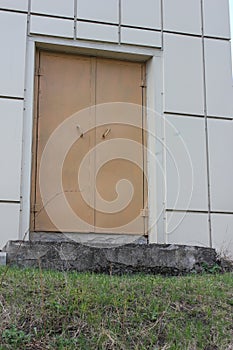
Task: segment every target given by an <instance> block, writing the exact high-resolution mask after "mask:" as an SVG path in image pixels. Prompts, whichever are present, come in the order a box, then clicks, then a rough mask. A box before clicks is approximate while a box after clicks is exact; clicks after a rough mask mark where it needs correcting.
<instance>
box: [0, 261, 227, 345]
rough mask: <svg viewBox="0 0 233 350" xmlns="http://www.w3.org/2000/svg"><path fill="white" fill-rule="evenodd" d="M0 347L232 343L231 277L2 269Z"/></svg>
mask: <svg viewBox="0 0 233 350" xmlns="http://www.w3.org/2000/svg"><path fill="white" fill-rule="evenodd" d="M1 279H2V283H1V285H0V349H1V350H3V349H4V350H5V349H30V350H33V349H41V350H45V349H83V350H89V349H94V350H96V349H106V350H107V349H108V350H111V349H122V350H123V349H126V350H128V349H135V350H136V349H138V350H144V349H147V350H148V349H151V350H155V349H161V350H162V349H164V350H165V349H170V350H174V349H181V350H185V349H189V350H196V349H200V350H215V349H222V350H226V349H229V350H230V349H233V275H232V274H230V273H225V274H203V275H190V276H185V277H170V278H169V277H161V276H150V275H134V276H122V277H117V276H106V275H97V274H79V273H59V272H54V271H43V272H40V271H39V270H33V269H27V270H19V269H16V268H10V269H9V270H8V271H7V273H6V274H5V268H1V269H0V281H1Z"/></svg>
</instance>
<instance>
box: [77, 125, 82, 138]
mask: <svg viewBox="0 0 233 350" xmlns="http://www.w3.org/2000/svg"><path fill="white" fill-rule="evenodd" d="M77 129H78V130H79V132H80V137H83V132H82V130H81V128H80V126H79V125H77Z"/></svg>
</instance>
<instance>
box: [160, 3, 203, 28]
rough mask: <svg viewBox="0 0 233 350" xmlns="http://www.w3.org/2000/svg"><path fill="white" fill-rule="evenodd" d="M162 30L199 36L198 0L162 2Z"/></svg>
mask: <svg viewBox="0 0 233 350" xmlns="http://www.w3.org/2000/svg"><path fill="white" fill-rule="evenodd" d="M163 26H164V30H169V31H173V32H181V33H190V34H201V1H200V0H188V1H187V0H176V1H174V0H163Z"/></svg>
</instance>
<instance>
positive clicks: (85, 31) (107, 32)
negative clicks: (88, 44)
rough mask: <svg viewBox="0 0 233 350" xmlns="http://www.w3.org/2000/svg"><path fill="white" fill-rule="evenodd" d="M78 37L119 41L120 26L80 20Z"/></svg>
mask: <svg viewBox="0 0 233 350" xmlns="http://www.w3.org/2000/svg"><path fill="white" fill-rule="evenodd" d="M77 38H78V39H87V40H99V41H108V42H118V27H117V26H111V25H105V24H97V23H89V22H78V25H77Z"/></svg>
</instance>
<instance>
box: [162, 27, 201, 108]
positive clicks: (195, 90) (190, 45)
mask: <svg viewBox="0 0 233 350" xmlns="http://www.w3.org/2000/svg"><path fill="white" fill-rule="evenodd" d="M164 84H165V91H164V93H165V110H166V111H167V112H178V113H179V112H181V113H187V114H203V113H204V92H203V90H204V88H203V60H202V42H201V38H194V37H190V36H184V35H175V34H165V35H164Z"/></svg>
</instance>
